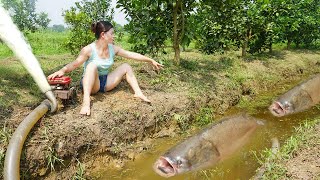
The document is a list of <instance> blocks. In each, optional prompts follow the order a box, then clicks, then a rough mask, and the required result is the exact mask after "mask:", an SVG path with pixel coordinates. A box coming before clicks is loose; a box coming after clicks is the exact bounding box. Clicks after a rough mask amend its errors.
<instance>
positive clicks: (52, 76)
mask: <svg viewBox="0 0 320 180" xmlns="http://www.w3.org/2000/svg"><path fill="white" fill-rule="evenodd" d="M63 75H64V72H63V71H62V70H59V71H57V72H55V73H53V74H50V75H49V76H48V79H53V78H55V77H61V76H63Z"/></svg>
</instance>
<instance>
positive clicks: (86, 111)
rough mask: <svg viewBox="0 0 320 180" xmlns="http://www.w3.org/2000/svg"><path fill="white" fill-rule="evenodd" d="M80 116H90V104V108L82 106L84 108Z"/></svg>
mask: <svg viewBox="0 0 320 180" xmlns="http://www.w3.org/2000/svg"><path fill="white" fill-rule="evenodd" d="M80 114H82V115H87V116H90V104H89V106H87V105H82V108H81V110H80Z"/></svg>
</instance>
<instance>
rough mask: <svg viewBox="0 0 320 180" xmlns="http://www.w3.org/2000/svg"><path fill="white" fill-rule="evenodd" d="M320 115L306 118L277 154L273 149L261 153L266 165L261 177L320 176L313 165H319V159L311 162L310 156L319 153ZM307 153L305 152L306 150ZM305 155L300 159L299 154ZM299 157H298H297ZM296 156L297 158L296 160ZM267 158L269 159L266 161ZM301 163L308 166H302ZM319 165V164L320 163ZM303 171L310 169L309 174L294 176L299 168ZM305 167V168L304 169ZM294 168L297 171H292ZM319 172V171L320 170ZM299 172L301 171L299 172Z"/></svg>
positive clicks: (262, 161) (261, 161)
mask: <svg viewBox="0 0 320 180" xmlns="http://www.w3.org/2000/svg"><path fill="white" fill-rule="evenodd" d="M319 129H320V117H317V118H315V119H306V120H305V121H304V123H303V124H301V125H300V126H299V127H296V128H295V132H294V134H293V135H292V136H291V137H289V138H288V139H287V140H286V142H285V143H284V144H283V145H282V146H281V148H280V149H279V150H278V152H277V153H276V154H274V152H271V150H266V151H265V152H264V153H262V154H261V157H260V158H259V159H260V163H261V165H263V166H264V169H265V170H264V173H263V174H262V176H261V177H260V179H274V180H276V179H288V178H292V179H314V178H315V179H317V178H320V174H314V172H312V166H317V162H316V161H318V160H317V159H313V160H314V161H313V162H310V158H317V157H314V156H317V154H319V151H318V149H319V148H320V144H319V135H320V131H319ZM306 151H307V154H303V152H306ZM301 154H302V156H304V157H303V160H301V159H299V156H301ZM297 157H298V158H297ZM295 158H296V159H297V160H295ZM266 160H267V161H266ZM300 163H303V164H305V166H307V170H306V169H305V166H304V167H302V166H301V164H300ZM318 165H319V164H318ZM296 168H297V169H299V170H301V171H309V172H308V173H307V174H308V175H307V176H304V177H303V176H302V177H301V174H303V173H300V177H299V176H298V177H297V176H296V177H294V174H295V173H297V171H299V170H297V169H296ZM303 168H304V169H303ZM292 170H294V171H295V172H294V173H292ZM318 173H319V172H318ZM297 174H299V172H298V173H297Z"/></svg>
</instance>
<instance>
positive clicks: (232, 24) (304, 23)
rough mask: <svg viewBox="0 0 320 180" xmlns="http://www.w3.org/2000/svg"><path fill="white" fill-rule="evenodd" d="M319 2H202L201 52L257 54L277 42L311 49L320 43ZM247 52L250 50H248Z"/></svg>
mask: <svg viewBox="0 0 320 180" xmlns="http://www.w3.org/2000/svg"><path fill="white" fill-rule="evenodd" d="M319 3H320V2H319V1H318V0H308V1H296V0H290V1H284V0H272V1H262V0H257V1H240V0H226V1H209V0H203V1H202V2H201V8H200V9H199V11H198V13H197V14H196V16H197V18H196V19H197V21H196V23H195V24H197V27H198V29H197V31H196V32H197V33H196V36H197V41H198V46H199V47H200V49H201V50H202V51H203V52H206V53H209V54H211V53H215V52H224V51H226V50H229V49H234V48H236V49H239V48H242V51H243V55H245V52H246V51H249V52H250V53H257V52H258V53H259V52H261V51H264V50H266V49H268V50H269V51H272V45H273V44H274V43H277V42H288V46H290V44H291V42H294V43H295V44H296V45H297V46H299V45H300V44H304V45H305V46H310V45H311V44H316V42H317V40H319V23H320V14H319V13H320V10H319V9H320V4H319ZM247 48H249V50H248V49H247Z"/></svg>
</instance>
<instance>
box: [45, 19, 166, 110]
mask: <svg viewBox="0 0 320 180" xmlns="http://www.w3.org/2000/svg"><path fill="white" fill-rule="evenodd" d="M91 29H92V31H93V33H95V36H96V38H97V40H96V41H94V42H93V43H91V44H89V45H87V46H85V47H84V48H82V50H81V52H80V54H79V56H78V57H77V58H76V60H75V61H73V62H71V63H69V64H67V65H66V66H64V67H63V68H62V69H60V70H59V71H57V72H55V73H53V74H51V75H49V76H48V78H49V79H52V78H54V77H61V76H63V75H64V74H65V73H68V72H71V71H72V70H74V69H76V68H77V67H79V66H80V65H82V64H83V63H84V72H83V76H82V79H81V82H80V84H81V85H82V87H83V102H82V107H81V110H80V114H83V115H90V95H91V94H95V93H97V92H106V91H110V90H112V89H113V88H115V87H116V86H117V85H118V84H119V83H120V82H121V80H122V78H123V76H125V78H126V80H127V82H128V83H129V84H130V86H131V88H132V89H133V91H134V97H137V98H140V99H142V100H143V101H146V102H150V100H149V99H148V98H147V97H146V96H145V95H144V94H143V93H142V91H141V89H140V87H139V85H138V82H137V79H136V77H135V75H134V73H133V70H132V68H131V66H130V65H129V64H127V63H124V64H122V65H120V66H119V67H118V68H116V69H115V70H114V71H113V72H110V73H109V69H110V67H111V66H112V65H113V63H114V56H115V55H118V56H121V57H124V58H129V59H134V60H138V61H144V62H149V63H151V64H152V65H153V66H154V67H155V69H156V70H159V69H160V68H161V67H162V65H161V64H159V63H157V62H156V61H155V60H153V59H151V58H149V57H146V56H144V55H141V54H138V53H135V52H130V51H127V50H124V49H122V48H121V47H119V46H116V45H114V44H113V40H114V29H113V26H112V24H111V23H110V22H107V21H99V22H97V23H94V24H92V26H91Z"/></svg>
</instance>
